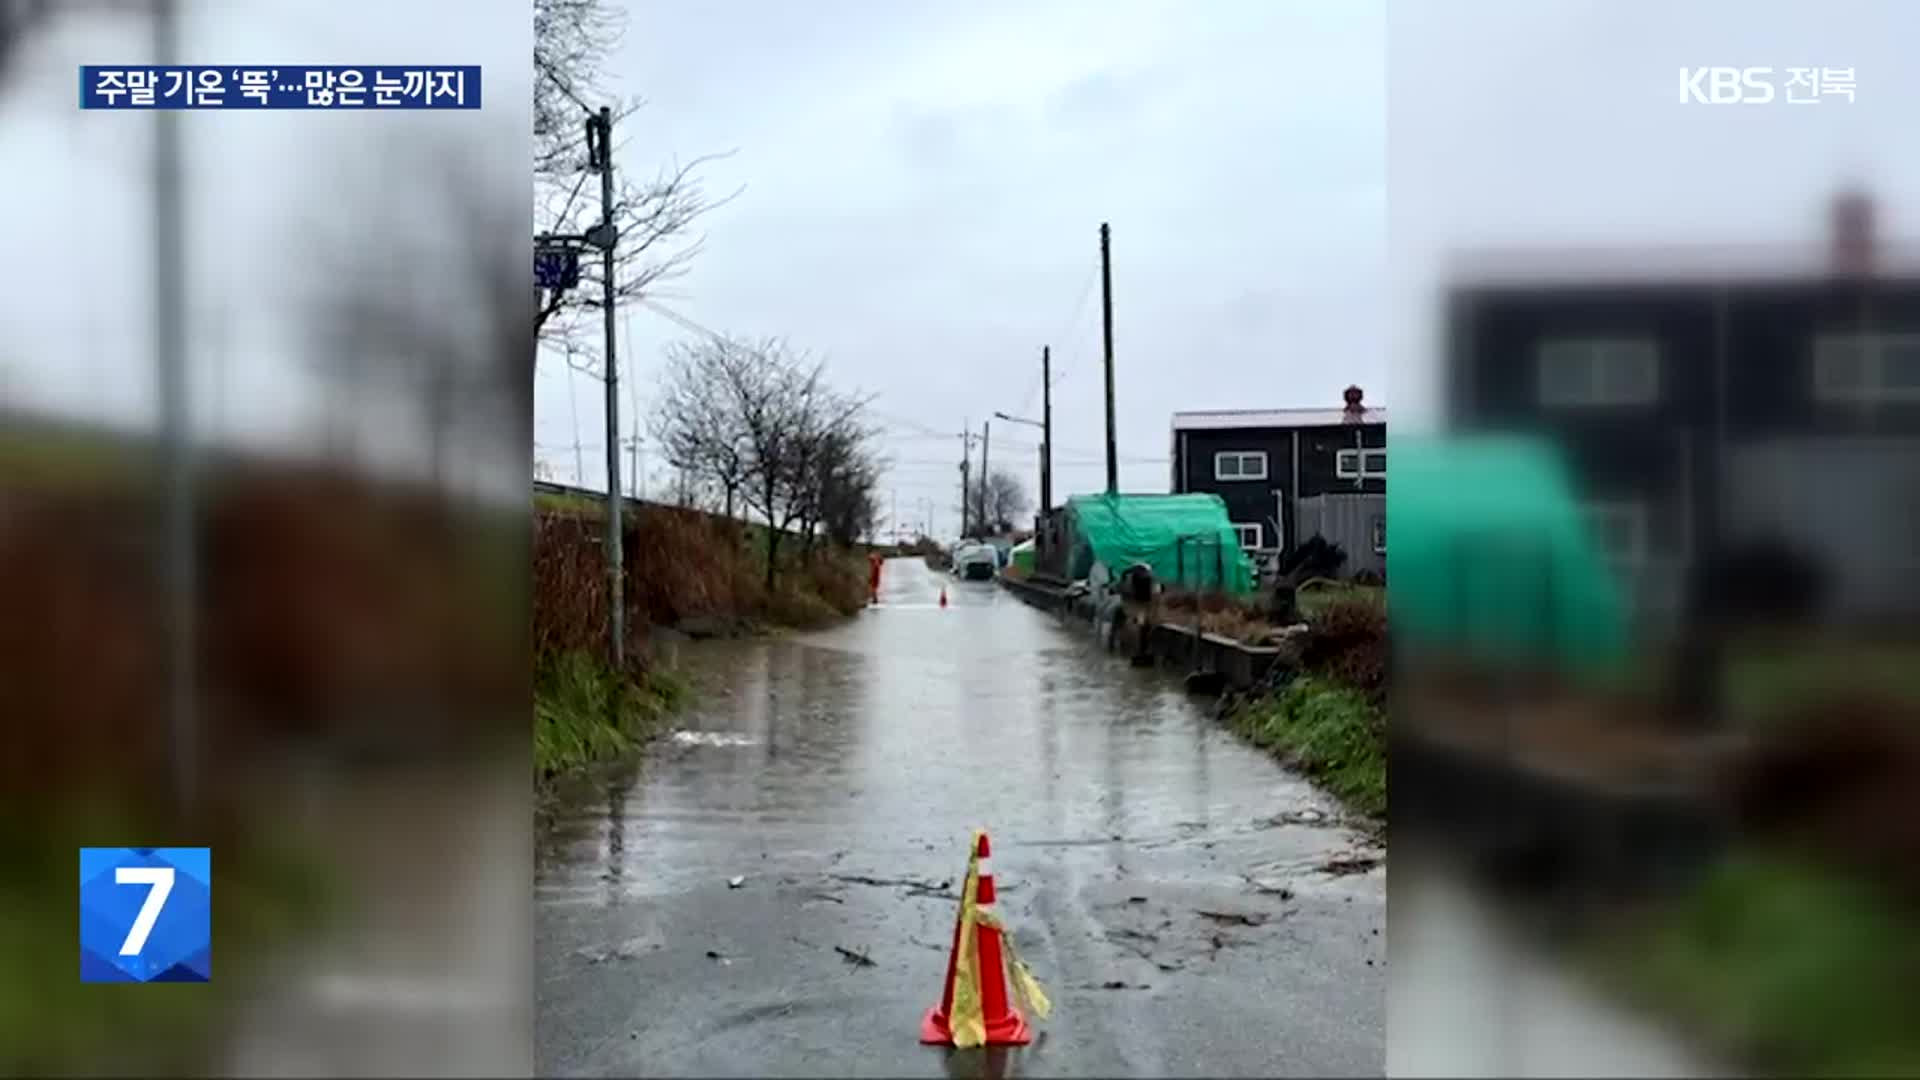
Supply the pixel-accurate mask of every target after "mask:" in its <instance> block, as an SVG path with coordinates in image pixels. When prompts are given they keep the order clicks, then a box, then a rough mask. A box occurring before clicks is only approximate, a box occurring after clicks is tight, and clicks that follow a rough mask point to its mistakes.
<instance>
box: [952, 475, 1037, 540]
mask: <svg viewBox="0 0 1920 1080" xmlns="http://www.w3.org/2000/svg"><path fill="white" fill-rule="evenodd" d="M1032 508H1033V500H1032V499H1031V498H1029V497H1028V495H1027V489H1026V485H1024V484H1022V483H1021V482H1020V478H1019V477H1018V476H1015V475H1014V474H1013V473H1012V472H1010V471H1008V470H1006V469H995V470H993V471H992V472H991V473H989V474H988V475H987V478H986V482H985V483H984V484H972V485H970V486H969V489H968V491H967V520H969V521H976V522H979V523H980V527H981V528H982V529H986V530H989V531H995V532H1005V531H1009V530H1011V529H1012V528H1013V526H1014V522H1016V521H1018V520H1019V519H1020V517H1021V516H1022V515H1024V514H1025V513H1026V512H1027V511H1028V510H1030V509H1032Z"/></svg>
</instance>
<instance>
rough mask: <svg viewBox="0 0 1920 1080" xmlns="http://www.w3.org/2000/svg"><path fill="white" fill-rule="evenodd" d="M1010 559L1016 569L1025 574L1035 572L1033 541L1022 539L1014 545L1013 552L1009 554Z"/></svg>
mask: <svg viewBox="0 0 1920 1080" xmlns="http://www.w3.org/2000/svg"><path fill="white" fill-rule="evenodd" d="M1008 561H1009V562H1010V563H1011V564H1012V566H1013V568H1014V569H1015V570H1018V571H1020V572H1021V573H1023V574H1031V573H1033V541H1031V540H1022V541H1020V542H1019V543H1017V544H1015V545H1013V552H1012V554H1011V555H1009V556H1008Z"/></svg>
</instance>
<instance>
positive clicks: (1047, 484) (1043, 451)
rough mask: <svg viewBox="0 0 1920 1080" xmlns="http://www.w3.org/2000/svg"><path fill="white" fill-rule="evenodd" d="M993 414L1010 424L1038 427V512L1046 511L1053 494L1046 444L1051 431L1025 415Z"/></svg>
mask: <svg viewBox="0 0 1920 1080" xmlns="http://www.w3.org/2000/svg"><path fill="white" fill-rule="evenodd" d="M993 415H994V416H995V417H996V418H997V419H1001V420H1005V421H1007V422H1008V423H1010V424H1025V425H1027V426H1028V427H1035V428H1039V429H1040V433H1041V434H1040V512H1041V513H1043V514H1044V513H1046V512H1047V509H1048V507H1049V505H1050V504H1051V502H1052V498H1051V496H1052V495H1053V491H1052V488H1053V478H1052V477H1051V476H1049V475H1047V474H1048V473H1050V472H1051V471H1052V470H1051V469H1050V468H1049V466H1050V465H1051V463H1052V462H1051V456H1052V455H1051V454H1050V453H1049V448H1048V446H1047V443H1048V441H1049V440H1050V438H1051V436H1052V433H1051V432H1050V431H1048V430H1047V425H1046V424H1043V423H1041V422H1040V421H1038V420H1028V419H1027V418H1026V417H1023V416H1008V415H1007V414H1006V413H1003V412H996V413H994V414H993Z"/></svg>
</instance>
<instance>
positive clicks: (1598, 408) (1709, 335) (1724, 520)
mask: <svg viewBox="0 0 1920 1080" xmlns="http://www.w3.org/2000/svg"><path fill="white" fill-rule="evenodd" d="M1872 217H1873V215H1872V209H1871V205H1870V204H1869V203H1867V202H1866V201H1865V200H1864V199H1863V198H1861V197H1858V196H1845V197H1843V198H1841V199H1840V200H1839V201H1838V202H1836V204H1835V207H1834V215H1833V234H1832V244H1831V246H1830V247H1829V249H1828V250H1827V251H1826V252H1824V253H1823V252H1822V251H1820V250H1819V249H1818V247H1817V246H1816V247H1814V248H1813V249H1812V250H1778V249H1772V250H1767V249H1758V248H1719V249H1715V248H1696V249H1671V250H1664V251H1660V250H1655V251H1645V250H1642V251H1631V252H1627V251H1594V250H1589V251H1532V252H1511V253H1479V254H1477V255H1474V256H1471V257H1468V258H1464V259H1462V260H1460V261H1459V262H1458V263H1457V265H1456V268H1455V272H1454V277H1453V288H1452V289H1451V290H1450V295H1449V298H1448V302H1447V308H1446V316H1445V317H1446V330H1447V372H1448V375H1447V383H1446V390H1445V392H1446V398H1447V413H1448V419H1449V426H1450V427H1451V428H1452V429H1454V430H1468V431H1487V430H1497V431H1511V432H1524V433H1531V434H1544V435H1547V436H1550V437H1551V438H1552V439H1553V440H1554V441H1555V442H1556V443H1557V444H1558V445H1559V446H1561V447H1562V448H1563V449H1564V451H1565V454H1566V456H1567V459H1568V461H1569V464H1570V466H1571V468H1572V470H1573V472H1574V475H1575V480H1576V483H1577V484H1578V485H1579V486H1580V488H1581V495H1582V497H1583V499H1584V500H1585V501H1586V503H1587V506H1588V509H1589V513H1590V517H1591V520H1592V525H1593V528H1594V530H1595V532H1596V535H1597V536H1599V537H1600V539H1601V543H1602V545H1603V547H1604V549H1605V550H1606V552H1607V553H1608V554H1609V556H1610V558H1611V559H1612V560H1613V561H1614V562H1615V563H1616V565H1617V566H1618V567H1620V569H1621V570H1622V571H1623V572H1624V573H1625V574H1626V575H1627V576H1628V578H1629V580H1630V581H1631V583H1632V584H1633V586H1634V592H1635V596H1636V599H1637V600H1638V601H1639V605H1640V610H1641V612H1642V613H1643V614H1644V615H1647V616H1651V617H1653V618H1654V619H1656V620H1660V619H1663V618H1665V617H1670V616H1671V615H1673V614H1674V613H1675V612H1676V611H1677V609H1678V606H1679V601H1680V598H1681V597H1682V595H1683V593H1684V583H1685V580H1686V575H1687V573H1688V571H1689V569H1690V567H1692V566H1693V565H1695V564H1696V561H1697V560H1698V558H1699V557H1700V556H1701V555H1702V554H1703V553H1706V552H1710V551H1714V550H1724V549H1725V548H1726V547H1728V546H1731V545H1737V544H1739V543H1741V542H1743V541H1745V540H1749V539H1751V538H1754V537H1756V536H1760V535H1762V534H1765V535H1768V536H1769V537H1773V538H1784V539H1787V540H1789V541H1790V542H1791V543H1793V544H1794V545H1796V546H1797V547H1799V548H1800V549H1802V550H1805V551H1807V552H1808V553H1809V554H1812V555H1813V556H1814V557H1815V558H1816V559H1817V560H1818V561H1819V562H1820V563H1821V564H1822V565H1823V567H1825V568H1826V569H1827V570H1828V572H1829V574H1830V577H1831V579H1832V580H1833V582H1834V592H1833V597H1832V600H1833V603H1834V605H1835V609H1836V611H1837V612H1838V613H1840V614H1843V615H1847V614H1850V615H1873V614H1897V613H1898V612H1900V611H1911V610H1913V609H1914V608H1915V607H1916V601H1920V257H1916V256H1917V255H1920V253H1917V252H1907V253H1902V254H1899V255H1897V256H1895V257H1889V253H1887V252H1881V251H1877V250H1876V245H1875V243H1874V239H1873V228H1872Z"/></svg>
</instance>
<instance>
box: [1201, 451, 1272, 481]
mask: <svg viewBox="0 0 1920 1080" xmlns="http://www.w3.org/2000/svg"><path fill="white" fill-rule="evenodd" d="M1213 478H1214V479H1215V480H1265V479H1266V478H1267V454H1266V451H1264V450H1222V451H1221V452H1219V453H1217V454H1215V455H1213Z"/></svg>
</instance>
